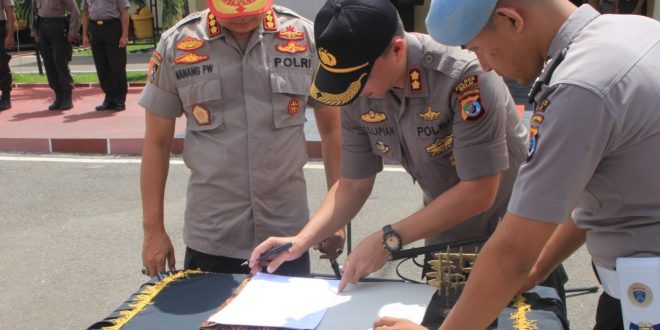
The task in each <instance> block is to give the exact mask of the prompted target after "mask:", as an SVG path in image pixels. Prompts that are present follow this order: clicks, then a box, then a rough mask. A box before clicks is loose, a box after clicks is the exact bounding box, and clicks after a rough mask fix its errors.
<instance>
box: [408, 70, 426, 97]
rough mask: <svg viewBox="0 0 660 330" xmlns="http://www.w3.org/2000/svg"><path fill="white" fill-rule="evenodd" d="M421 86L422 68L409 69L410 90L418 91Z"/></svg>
mask: <svg viewBox="0 0 660 330" xmlns="http://www.w3.org/2000/svg"><path fill="white" fill-rule="evenodd" d="M422 87H423V85H422V70H420V69H417V68H414V69H412V70H410V91H411V92H420V91H421V90H422Z"/></svg>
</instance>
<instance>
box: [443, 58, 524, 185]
mask: <svg viewBox="0 0 660 330" xmlns="http://www.w3.org/2000/svg"><path fill="white" fill-rule="evenodd" d="M452 100H453V105H452V109H453V111H454V124H453V133H454V157H455V158H456V171H457V173H458V177H459V178H460V179H461V180H475V179H478V178H481V177H484V176H487V175H492V174H496V173H500V172H502V171H505V170H507V169H508V168H509V155H508V151H507V144H506V125H507V121H506V120H507V119H506V118H507V112H508V111H512V109H510V108H513V111H515V103H514V102H513V99H512V98H511V95H510V93H509V90H508V89H507V87H506V85H505V84H504V82H503V81H502V78H500V77H499V76H498V75H496V74H495V73H492V72H483V71H482V70H481V68H480V67H478V65H475V67H473V69H472V70H468V72H467V73H466V74H465V75H464V76H463V79H462V80H461V81H459V83H458V84H457V85H456V87H455V88H454V96H453V97H452Z"/></svg>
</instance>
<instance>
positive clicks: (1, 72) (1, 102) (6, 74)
mask: <svg viewBox="0 0 660 330" xmlns="http://www.w3.org/2000/svg"><path fill="white" fill-rule="evenodd" d="M2 8H3V10H2V12H0V40H3V46H4V48H3V49H2V51H0V91H2V97H0V111H3V110H7V109H9V108H11V96H10V93H11V69H10V68H9V60H10V59H11V55H9V53H8V50H9V49H10V48H12V47H14V26H15V24H16V14H15V13H14V1H13V0H2Z"/></svg>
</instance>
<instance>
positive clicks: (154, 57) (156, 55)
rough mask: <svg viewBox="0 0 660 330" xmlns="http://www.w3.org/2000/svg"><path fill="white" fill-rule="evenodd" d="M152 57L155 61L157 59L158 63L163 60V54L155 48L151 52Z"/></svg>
mask: <svg viewBox="0 0 660 330" xmlns="http://www.w3.org/2000/svg"><path fill="white" fill-rule="evenodd" d="M151 58H153V59H154V61H156V63H158V64H160V63H162V62H163V56H162V55H160V53H159V52H158V51H157V50H154V52H153V53H151Z"/></svg>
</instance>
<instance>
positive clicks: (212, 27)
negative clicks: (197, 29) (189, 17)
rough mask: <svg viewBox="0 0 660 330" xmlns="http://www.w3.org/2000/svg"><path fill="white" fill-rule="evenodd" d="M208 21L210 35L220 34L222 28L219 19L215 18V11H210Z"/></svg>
mask: <svg viewBox="0 0 660 330" xmlns="http://www.w3.org/2000/svg"><path fill="white" fill-rule="evenodd" d="M206 22H207V23H208V30H209V37H215V36H217V35H219V34H220V31H221V30H222V29H220V25H219V24H218V20H217V19H216V18H215V15H213V13H211V12H209V14H208V15H207V16H206Z"/></svg>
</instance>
